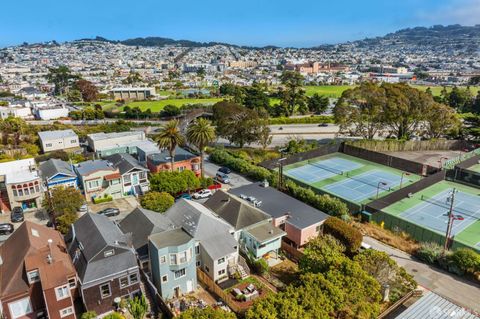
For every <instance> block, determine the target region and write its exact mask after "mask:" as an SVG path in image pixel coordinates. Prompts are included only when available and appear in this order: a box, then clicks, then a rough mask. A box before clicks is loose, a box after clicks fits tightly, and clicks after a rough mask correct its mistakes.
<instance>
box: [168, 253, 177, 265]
mask: <svg viewBox="0 0 480 319" xmlns="http://www.w3.org/2000/svg"><path fill="white" fill-rule="evenodd" d="M172 257H174V258H173V259H174V261H173V262H172ZM169 262H170V265H178V260H177V254H170V256H169Z"/></svg>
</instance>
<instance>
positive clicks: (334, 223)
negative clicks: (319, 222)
mask: <svg viewBox="0 0 480 319" xmlns="http://www.w3.org/2000/svg"><path fill="white" fill-rule="evenodd" d="M323 232H324V233H325V234H330V235H332V236H333V237H335V238H336V239H338V240H339V241H340V242H341V243H342V244H343V245H344V246H345V249H346V251H347V253H350V254H353V253H355V252H357V251H358V249H359V248H360V246H361V244H362V240H363V236H362V234H361V233H360V231H358V230H357V229H355V228H354V227H352V226H350V225H349V224H347V223H346V222H344V221H343V220H341V219H339V218H336V217H330V218H328V219H327V220H326V221H325V222H324V223H323Z"/></svg>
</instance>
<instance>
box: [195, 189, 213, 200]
mask: <svg viewBox="0 0 480 319" xmlns="http://www.w3.org/2000/svg"><path fill="white" fill-rule="evenodd" d="M212 195H213V193H212V191H211V190H209V189H202V190H201V191H198V192H196V193H195V194H193V196H192V197H193V198H194V199H202V198H208V197H210V196H212Z"/></svg>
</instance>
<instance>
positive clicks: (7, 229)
mask: <svg viewBox="0 0 480 319" xmlns="http://www.w3.org/2000/svg"><path fill="white" fill-rule="evenodd" d="M11 233H13V225H12V224H10V223H2V224H0V235H10V234H11Z"/></svg>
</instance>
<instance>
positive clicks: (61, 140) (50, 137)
mask: <svg viewBox="0 0 480 319" xmlns="http://www.w3.org/2000/svg"><path fill="white" fill-rule="evenodd" d="M38 136H39V137H40V143H41V144H42V150H43V152H44V153H46V152H52V151H58V150H66V149H72V148H76V147H80V142H79V141H78V136H77V134H75V132H74V131H73V130H59V131H44V132H38Z"/></svg>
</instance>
